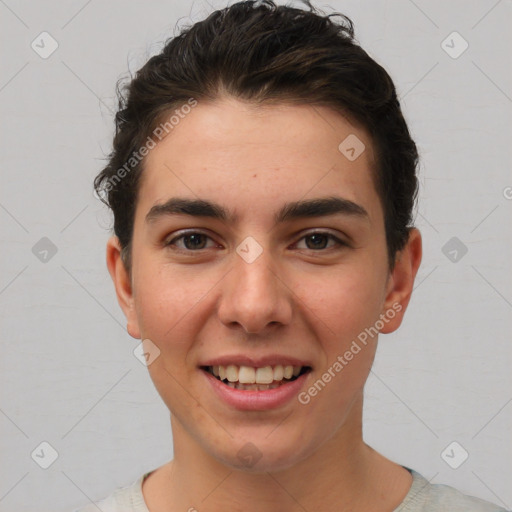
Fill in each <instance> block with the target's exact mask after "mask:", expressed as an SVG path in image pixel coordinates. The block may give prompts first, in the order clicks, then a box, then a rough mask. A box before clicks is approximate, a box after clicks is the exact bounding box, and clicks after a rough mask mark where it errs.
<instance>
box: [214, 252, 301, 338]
mask: <svg viewBox="0 0 512 512" xmlns="http://www.w3.org/2000/svg"><path fill="white" fill-rule="evenodd" d="M278 268H279V266H278V265H276V264H275V262H273V261H272V257H271V255H270V252H269V251H268V250H266V251H263V253H262V254H261V255H260V256H259V257H258V258H257V259H256V260H255V261H253V262H252V263H247V262H246V261H245V260H244V259H243V258H241V257H240V256H239V255H238V254H235V255H234V262H233V268H232V270H231V272H228V274H227V275H226V277H225V279H223V284H222V291H221V298H220V303H219V306H218V315H219V318H220V320H221V322H222V323H223V324H224V325H226V326H228V327H230V328H232V327H234V326H237V325H238V326H241V327H242V328H243V329H244V330H245V331H246V332H247V333H252V334H254V333H263V332H264V331H265V329H268V328H272V327H274V328H275V327H277V326H278V325H288V324H289V323H290V321H291V318H292V296H293V293H292V291H291V290H290V288H289V287H288V286H287V285H286V279H285V277H284V276H283V275H280V272H279V270H278Z"/></svg>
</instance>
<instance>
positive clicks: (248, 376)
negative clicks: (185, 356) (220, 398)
mask: <svg viewBox="0 0 512 512" xmlns="http://www.w3.org/2000/svg"><path fill="white" fill-rule="evenodd" d="M210 368H211V370H212V372H213V375H215V376H216V377H219V378H220V379H221V380H224V379H227V380H228V381H229V382H240V384H271V383H272V382H273V381H275V380H283V378H284V379H291V378H292V376H295V377H297V375H299V373H300V371H301V369H302V366H291V365H287V366H283V365H281V364H278V365H276V366H264V367H262V368H252V367H251V366H237V365H234V364H229V365H227V366H222V365H219V366H211V367H210Z"/></svg>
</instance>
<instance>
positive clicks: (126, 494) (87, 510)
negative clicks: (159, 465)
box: [73, 473, 149, 512]
mask: <svg viewBox="0 0 512 512" xmlns="http://www.w3.org/2000/svg"><path fill="white" fill-rule="evenodd" d="M148 474H149V473H145V474H144V475H142V476H140V477H139V478H137V480H135V481H134V482H132V483H131V484H129V485H127V486H124V487H119V488H118V489H116V490H115V491H114V492H113V493H112V494H110V496H107V497H106V498H104V499H102V500H101V501H99V502H96V503H90V504H89V505H87V506H85V507H83V508H80V509H77V510H74V511H73V512H98V509H99V510H101V512H149V510H148V508H147V506H146V503H145V502H144V497H143V494H142V482H143V480H144V478H145V477H146V476H147V475H148Z"/></svg>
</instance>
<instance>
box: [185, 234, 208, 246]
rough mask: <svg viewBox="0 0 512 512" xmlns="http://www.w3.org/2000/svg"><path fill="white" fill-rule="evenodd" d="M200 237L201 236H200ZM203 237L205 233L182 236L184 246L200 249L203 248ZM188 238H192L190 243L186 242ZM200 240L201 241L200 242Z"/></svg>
mask: <svg viewBox="0 0 512 512" xmlns="http://www.w3.org/2000/svg"><path fill="white" fill-rule="evenodd" d="M201 237H202V238H201ZM204 239H205V235H203V234H200V233H198V234H194V235H187V236H185V237H183V241H184V243H185V247H187V249H191V248H192V249H198V248H199V249H202V248H203V245H204V241H205V240H204ZM189 240H192V244H190V243H188V241H189ZM201 242H203V243H202V244H201Z"/></svg>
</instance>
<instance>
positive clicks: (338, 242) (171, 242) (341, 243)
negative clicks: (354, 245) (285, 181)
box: [164, 231, 348, 253]
mask: <svg viewBox="0 0 512 512" xmlns="http://www.w3.org/2000/svg"><path fill="white" fill-rule="evenodd" d="M192 235H202V236H205V237H207V238H209V239H210V240H212V238H211V237H210V236H208V235H207V234H206V233H203V232H202V231H187V232H184V233H182V234H181V235H179V236H176V237H174V238H172V239H171V240H169V241H166V242H164V246H165V247H169V248H171V247H172V246H173V245H174V244H175V243H176V241H178V240H181V239H184V238H186V237H189V236H192ZM314 235H321V236H325V237H327V238H328V239H330V240H333V241H334V242H335V244H336V246H337V247H338V248H341V247H348V244H347V243H346V242H344V241H343V240H340V239H339V238H338V237H336V236H334V235H333V234H332V233H329V232H328V231H313V232H310V233H306V234H305V235H303V236H302V237H301V238H299V240H298V241H297V242H295V244H297V243H298V242H300V241H301V240H303V239H305V238H308V237H311V236H314ZM336 246H333V247H326V248H322V249H305V250H309V251H313V252H325V251H327V250H329V249H334V248H335V247H336ZM207 249H208V248H203V249H196V250H194V249H182V248H175V249H173V250H175V251H178V252H182V253H193V252H201V251H205V250H207ZM302 250H304V249H302Z"/></svg>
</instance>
